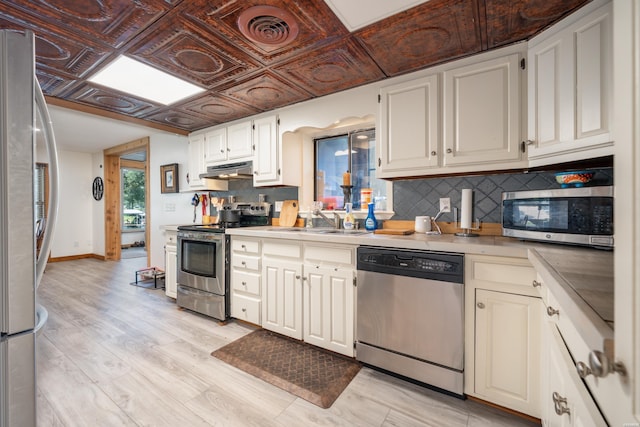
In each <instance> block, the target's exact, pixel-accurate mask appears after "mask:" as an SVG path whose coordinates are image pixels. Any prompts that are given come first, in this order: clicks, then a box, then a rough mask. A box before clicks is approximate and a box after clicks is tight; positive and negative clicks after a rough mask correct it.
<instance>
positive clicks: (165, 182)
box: [160, 163, 180, 193]
mask: <svg viewBox="0 0 640 427" xmlns="http://www.w3.org/2000/svg"><path fill="white" fill-rule="evenodd" d="M179 177H180V175H178V164H177V163H171V164H170V165H162V166H160V188H161V192H162V193H177V192H178V191H179V189H178V183H179V181H180V179H179Z"/></svg>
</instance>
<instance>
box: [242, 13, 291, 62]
mask: <svg viewBox="0 0 640 427" xmlns="http://www.w3.org/2000/svg"><path fill="white" fill-rule="evenodd" d="M238 28H239V29H240V32H241V33H242V34H243V35H244V36H245V37H246V38H248V39H249V40H251V41H253V42H254V43H256V44H258V45H260V47H261V48H263V49H265V50H268V51H272V50H276V49H279V48H281V47H283V46H286V45H287V44H289V43H291V42H292V41H293V40H295V38H296V37H297V36H298V23H297V22H296V20H295V18H294V17H293V15H292V14H291V13H289V12H287V11H285V10H282V9H280V8H278V7H274V6H254V7H251V8H249V9H247V10H245V11H244V12H242V13H241V14H240V16H239V17H238Z"/></svg>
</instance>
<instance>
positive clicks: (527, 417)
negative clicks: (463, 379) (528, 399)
mask: <svg viewBox="0 0 640 427" xmlns="http://www.w3.org/2000/svg"><path fill="white" fill-rule="evenodd" d="M467 399H469V400H473V401H475V402H478V403H480V404H483V405H486V406H491V407H492V408H496V409H499V410H501V411H504V412H507V413H509V414H511V415H515V416H517V417H520V418H523V419H525V420H529V421H531V422H534V423H541V422H542V421H541V420H540V418H536V417H532V416H531V415H529V414H524V413H522V412H518V411H516V410H513V409H509V408H505V407H504V406H500V405H498V404H495V403H492V402H488V401H486V400H482V399H480V398H478V397H475V396H469V395H467Z"/></svg>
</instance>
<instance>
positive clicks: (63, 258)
mask: <svg viewBox="0 0 640 427" xmlns="http://www.w3.org/2000/svg"><path fill="white" fill-rule="evenodd" d="M86 258H95V259H99V260H100V261H104V260H105V257H104V255H98V254H80V255H69V256H60V257H49V259H48V260H47V262H64V261H74V260H77V259H86Z"/></svg>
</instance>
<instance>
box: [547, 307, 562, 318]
mask: <svg viewBox="0 0 640 427" xmlns="http://www.w3.org/2000/svg"><path fill="white" fill-rule="evenodd" d="M555 314H560V310H556V309H555V308H553V307H547V316H549V317H551V316H553V315H555Z"/></svg>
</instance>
